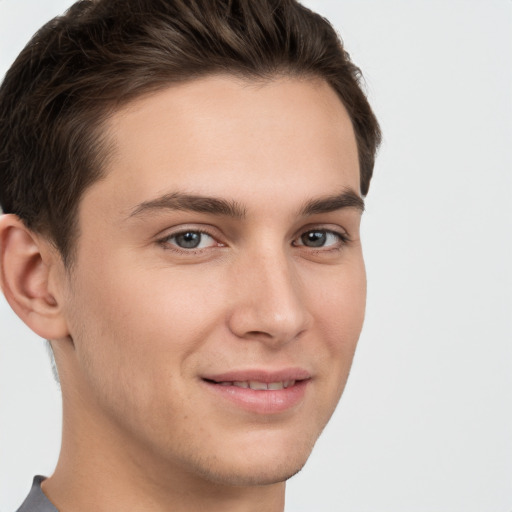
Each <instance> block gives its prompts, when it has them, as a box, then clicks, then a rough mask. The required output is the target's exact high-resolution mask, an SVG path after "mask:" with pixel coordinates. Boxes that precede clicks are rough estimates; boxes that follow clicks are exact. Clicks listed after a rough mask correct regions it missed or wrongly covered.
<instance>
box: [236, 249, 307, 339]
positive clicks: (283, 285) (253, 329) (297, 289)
mask: <svg viewBox="0 0 512 512" xmlns="http://www.w3.org/2000/svg"><path fill="white" fill-rule="evenodd" d="M234 274H235V275H236V276H237V279H236V283H235V286H234V287H233V289H234V290H235V291H234V297H233V299H234V302H233V306H232V308H231V311H230V316H229V319H228V323H229V328H230V330H231V332H233V333H234V334H235V335H236V336H237V337H239V338H242V339H247V340H249V339H253V340H259V341H261V342H263V343H265V344H267V345H269V346H274V347H279V346H281V345H283V344H286V343H288V342H289V341H292V340H294V339H296V338H298V337H299V336H300V335H301V334H303V333H304V332H305V331H306V330H307V329H308V327H309V326H310V324H311V320H312V317H311V314H310V312H309V310H308V307H307V302H306V297H305V290H304V287H303V286H302V284H301V281H300V277H299V275H298V273H297V272H296V269H295V268H294V266H293V263H291V262H290V261H289V260H288V258H287V257H286V255H284V254H277V255H276V254H273V255H269V254H267V255H255V256H254V257H253V258H251V259H249V260H248V261H246V262H245V263H244V264H241V265H240V268H238V269H237V272H235V273H234Z"/></svg>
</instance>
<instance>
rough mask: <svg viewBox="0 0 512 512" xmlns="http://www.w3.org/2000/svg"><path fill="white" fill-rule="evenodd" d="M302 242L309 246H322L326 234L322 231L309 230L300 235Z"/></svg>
mask: <svg viewBox="0 0 512 512" xmlns="http://www.w3.org/2000/svg"><path fill="white" fill-rule="evenodd" d="M301 238H302V243H303V244H304V245H307V246H309V247H323V246H324V245H325V241H326V240H327V234H326V233H325V232H323V231H309V232H308V233H304V234H303V235H302V237H301Z"/></svg>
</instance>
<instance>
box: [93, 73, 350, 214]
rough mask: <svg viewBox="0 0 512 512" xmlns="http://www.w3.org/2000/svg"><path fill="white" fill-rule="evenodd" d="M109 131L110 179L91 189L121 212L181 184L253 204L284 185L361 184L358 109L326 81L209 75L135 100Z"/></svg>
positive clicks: (323, 189) (327, 187) (327, 188)
mask: <svg viewBox="0 0 512 512" xmlns="http://www.w3.org/2000/svg"><path fill="white" fill-rule="evenodd" d="M106 130H107V133H108V135H109V137H110V138H111V139H112V140H113V147H114V149H113V153H112V156H111V158H110V159H109V163H108V166H107V173H106V178H105V179H104V180H101V181H100V182H99V183H97V184H95V185H93V187H91V190H90V191H88V192H86V196H88V195H92V196H93V197H94V198H95V199H96V200H99V201H101V200H102V199H107V198H108V203H109V204H110V206H111V207H112V208H113V209H115V212H114V211H113V213H120V212H123V213H127V212H128V210H129V208H131V207H133V205H136V204H138V203H140V202H142V201H145V200H148V199H151V198H152V197H156V196H158V195H160V194H164V193H170V192H175V191H186V192H193V193H197V194H203V195H214V196H226V195H233V194H234V195H240V194H241V193H242V192H243V195H244V196H245V199H246V200H247V201H248V202H249V203H250V202H251V200H255V201H257V200H261V198H262V197H264V196H265V195H267V194H268V192H270V189H275V190H276V191H277V190H278V189H279V187H283V188H282V192H287V194H288V195H290V194H291V193H293V192H294V191H297V194H298V195H302V196H304V195H305V194H306V193H311V194H315V193H318V194H323V195H325V194H326V193H328V192H330V193H333V192H338V191H339V189H340V188H341V187H349V188H352V189H353V190H355V191H356V192H359V165H358V155H357V146H356V141H355V136H354V132H353V129H352V124H351V121H350V118H349V116H348V114H347V112H346V110H345V108H344V106H343V104H342V102H341V101H340V99H339V98H338V96H337V94H336V93H335V91H334V90H333V89H332V88H331V87H330V86H329V85H328V84H327V83H325V82H324V81H321V80H313V79H308V80H306V79H297V78H276V79H274V80H269V81H264V82H261V81H260V82H255V81H249V80H240V79H236V78H233V77H228V76H211V77H207V78H202V79H198V80H194V81H191V82H188V83H183V84H179V85H173V86H171V87H169V88H167V89H164V90H162V91H159V92H157V93H153V94H151V95H147V96H144V97H141V98H139V99H137V100H135V101H133V102H131V103H130V104H128V105H127V106H125V107H124V108H122V109H121V110H119V111H118V112H116V113H115V114H114V115H113V116H112V117H111V118H110V119H109V121H108V124H107V126H106ZM316 188H317V189H318V192H315V189H316ZM102 191H103V197H102V193H101V192H102ZM308 191H309V192H308ZM84 199H86V200H88V198H87V197H85V198H84ZM299 199H300V200H303V199H307V198H306V197H301V198H298V200H299ZM249 207H250V205H249Z"/></svg>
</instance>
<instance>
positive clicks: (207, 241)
mask: <svg viewBox="0 0 512 512" xmlns="http://www.w3.org/2000/svg"><path fill="white" fill-rule="evenodd" d="M162 243H163V244H170V245H174V246H176V247H179V248H180V249H206V248H208V247H215V246H217V245H221V244H219V243H218V242H217V241H216V240H215V239H214V238H213V237H212V236H210V235H209V234H208V233H204V232H202V231H193V230H187V231H182V232H181V233H175V234H173V235H170V236H167V237H166V238H164V239H163V240H162Z"/></svg>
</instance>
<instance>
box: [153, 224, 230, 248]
mask: <svg viewBox="0 0 512 512" xmlns="http://www.w3.org/2000/svg"><path fill="white" fill-rule="evenodd" d="M215 231H216V230H215V229H214V228H213V227H210V226H206V227H205V225H201V226H197V225H180V226H176V227H175V228H168V229H166V230H164V231H162V232H161V234H159V235H157V237H158V238H157V242H158V243H159V244H160V245H161V246H162V247H163V248H164V249H168V250H174V251H176V252H179V253H181V254H194V253H198V252H202V251H206V250H208V249H210V247H202V248H199V249H197V248H190V249H185V248H183V247H179V246H178V245H176V244H173V243H170V242H169V240H170V239H172V238H176V237H178V236H179V235H183V234H185V233H200V234H201V235H206V236H209V237H210V238H212V240H214V241H215V242H216V245H212V246H211V247H225V246H226V244H225V243H224V242H222V241H221V240H220V238H221V237H220V236H219V235H218V233H216V232H215Z"/></svg>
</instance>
